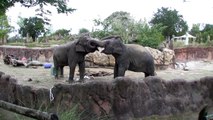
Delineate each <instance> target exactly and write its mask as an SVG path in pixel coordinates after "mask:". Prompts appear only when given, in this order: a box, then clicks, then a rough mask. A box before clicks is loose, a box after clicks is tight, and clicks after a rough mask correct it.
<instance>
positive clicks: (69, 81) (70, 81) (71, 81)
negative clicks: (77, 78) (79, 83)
mask: <svg viewBox="0 0 213 120" xmlns="http://www.w3.org/2000/svg"><path fill="white" fill-rule="evenodd" d="M66 82H68V83H70V84H71V83H74V80H67V81H66Z"/></svg>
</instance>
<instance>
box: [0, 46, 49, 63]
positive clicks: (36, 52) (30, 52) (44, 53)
mask: <svg viewBox="0 0 213 120" xmlns="http://www.w3.org/2000/svg"><path fill="white" fill-rule="evenodd" d="M52 49H53V48H27V47H13V46H0V58H1V59H3V57H4V56H5V55H14V56H16V57H18V58H20V59H21V58H22V57H26V58H27V59H28V58H32V59H33V60H39V61H41V62H50V61H52V53H53V50H52Z"/></svg>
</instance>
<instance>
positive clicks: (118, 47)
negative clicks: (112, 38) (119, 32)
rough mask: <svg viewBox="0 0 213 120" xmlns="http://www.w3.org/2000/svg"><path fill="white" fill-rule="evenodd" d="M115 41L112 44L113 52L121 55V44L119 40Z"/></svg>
mask: <svg viewBox="0 0 213 120" xmlns="http://www.w3.org/2000/svg"><path fill="white" fill-rule="evenodd" d="M116 42H117V43H116V44H115V46H113V53H116V54H119V55H121V54H122V53H123V49H124V48H123V46H122V43H121V41H120V40H118V41H116Z"/></svg>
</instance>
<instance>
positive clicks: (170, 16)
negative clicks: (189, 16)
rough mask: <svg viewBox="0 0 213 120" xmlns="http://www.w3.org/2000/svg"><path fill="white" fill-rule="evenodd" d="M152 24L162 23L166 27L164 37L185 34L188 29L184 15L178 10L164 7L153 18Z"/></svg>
mask: <svg viewBox="0 0 213 120" xmlns="http://www.w3.org/2000/svg"><path fill="white" fill-rule="evenodd" d="M150 23H151V24H152V25H156V24H162V25H163V26H165V27H166V28H165V29H164V30H163V35H164V37H167V38H168V37H169V38H171V37H172V36H173V35H183V34H185V32H186V31H187V30H188V25H187V23H186V21H184V20H183V16H182V15H179V14H178V11H176V10H170V9H169V8H164V7H162V8H161V9H158V11H157V13H155V14H154V17H153V18H152V19H151V21H150Z"/></svg>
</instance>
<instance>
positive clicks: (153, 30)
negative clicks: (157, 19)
mask: <svg viewBox="0 0 213 120" xmlns="http://www.w3.org/2000/svg"><path fill="white" fill-rule="evenodd" d="M135 29H136V30H137V36H136V40H135V42H136V43H138V44H141V45H143V46H149V47H152V48H157V47H158V46H159V44H160V43H162V41H163V40H164V36H163V34H162V31H163V30H164V29H165V27H163V26H162V25H161V24H157V25H153V26H149V24H147V23H146V22H145V21H139V22H137V24H136V27H135Z"/></svg>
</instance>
